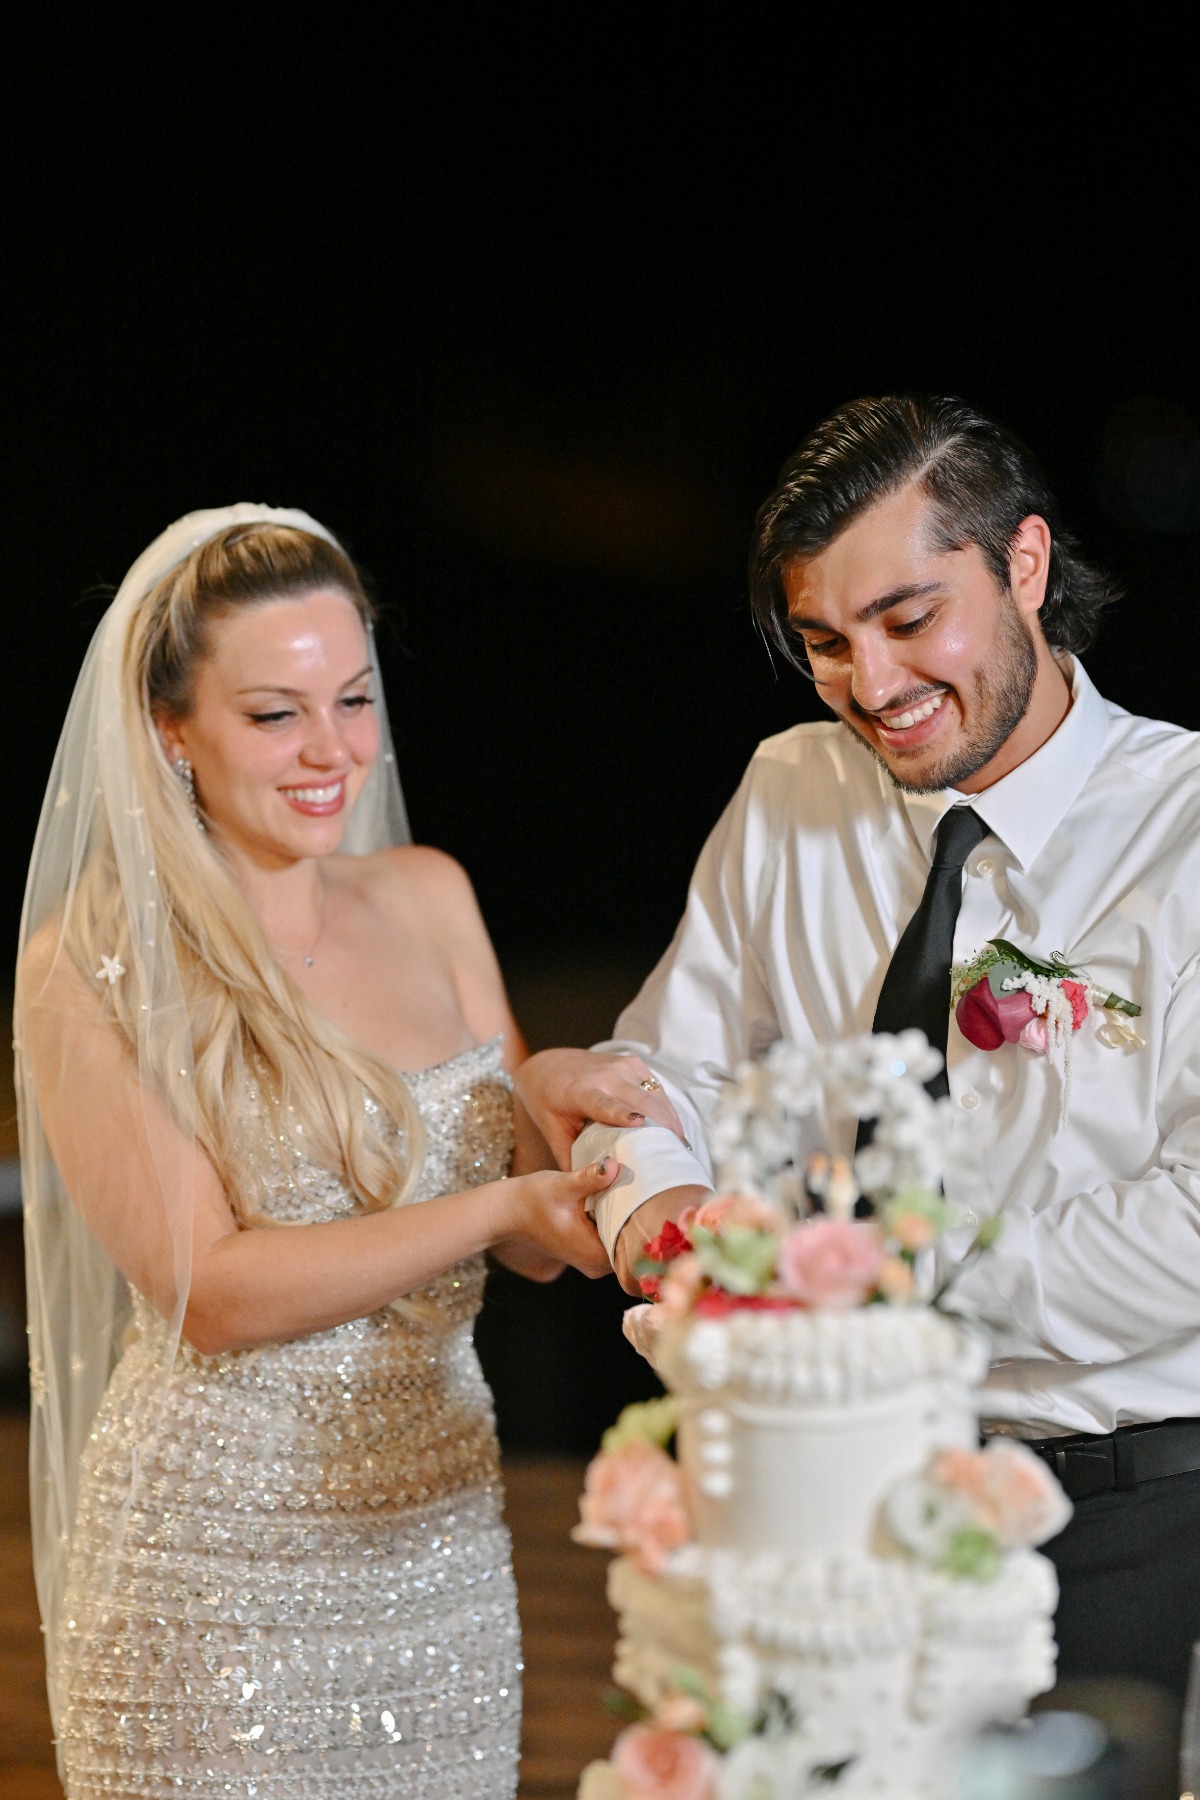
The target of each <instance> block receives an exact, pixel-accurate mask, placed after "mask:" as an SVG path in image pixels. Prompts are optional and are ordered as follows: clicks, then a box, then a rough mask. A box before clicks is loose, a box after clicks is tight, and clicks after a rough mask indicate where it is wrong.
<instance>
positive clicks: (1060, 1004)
mask: <svg viewBox="0 0 1200 1800" xmlns="http://www.w3.org/2000/svg"><path fill="white" fill-rule="evenodd" d="M951 1003H952V1004H953V1006H954V1017H955V1019H956V1020H957V1022H958V1028H959V1030H960V1031H961V1032H962V1034H963V1036H964V1037H965V1038H966V1040H967V1042H968V1043H969V1044H974V1046H975V1048H976V1049H977V1050H999V1049H1000V1047H1001V1045H1003V1044H1020V1045H1021V1046H1022V1047H1023V1048H1024V1049H1026V1050H1032V1051H1034V1053H1035V1054H1036V1055H1039V1056H1048V1057H1050V1058H1051V1060H1052V1061H1056V1062H1059V1063H1062V1062H1063V1061H1064V1060H1065V1058H1066V1056H1067V1054H1068V1051H1069V1047H1070V1042H1071V1038H1072V1037H1073V1035H1074V1034H1075V1032H1077V1031H1080V1030H1082V1029H1083V1026H1084V1025H1085V1024H1086V1023H1087V1021H1088V1019H1089V1018H1092V1017H1093V1016H1095V1017H1096V1018H1097V1019H1098V1020H1099V1031H1098V1033H1097V1035H1098V1036H1099V1039H1100V1042H1101V1043H1102V1044H1105V1045H1107V1046H1108V1047H1109V1048H1110V1049H1114V1050H1122V1049H1124V1050H1140V1049H1144V1048H1145V1039H1144V1038H1143V1037H1141V1036H1140V1035H1139V1033H1138V1031H1137V1029H1136V1027H1135V1026H1134V1023H1133V1021H1134V1020H1135V1019H1136V1018H1138V1017H1139V1016H1140V1014H1141V1010H1142V1009H1141V1007H1140V1006H1138V1005H1137V1004H1136V1003H1135V1002H1134V1001H1133V1000H1126V999H1125V998H1124V997H1123V996H1122V995H1120V994H1114V993H1111V992H1110V991H1109V990H1108V989H1107V988H1105V987H1104V986H1102V985H1100V984H1098V983H1097V982H1094V981H1093V980H1092V979H1091V977H1090V976H1089V975H1088V974H1087V971H1086V970H1084V969H1074V968H1072V967H1071V966H1070V964H1069V963H1067V962H1066V961H1065V959H1064V958H1063V957H1061V956H1059V955H1057V954H1056V955H1055V956H1054V957H1053V958H1052V959H1051V961H1050V962H1048V963H1046V962H1038V961H1037V960H1036V958H1034V957H1032V956H1027V955H1026V954H1025V952H1024V951H1023V950H1018V949H1017V947H1016V946H1015V944H1010V943H1008V942H1007V941H1006V939H1004V938H993V939H992V940H991V941H990V943H988V945H987V946H986V948H985V949H983V950H981V951H980V953H979V955H978V956H976V957H973V958H972V959H971V961H970V962H968V963H957V964H956V965H955V967H954V968H953V970H952V971H951Z"/></svg>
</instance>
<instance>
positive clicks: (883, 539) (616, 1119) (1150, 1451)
mask: <svg viewBox="0 0 1200 1800" xmlns="http://www.w3.org/2000/svg"><path fill="white" fill-rule="evenodd" d="M751 592H752V599H753V604H754V609H755V613H756V616H757V619H758V622H759V625H760V627H761V628H762V629H763V630H764V631H765V632H766V634H767V635H768V637H769V638H770V639H772V640H773V641H774V643H775V644H776V645H777V646H778V647H779V648H780V649H782V650H783V652H784V653H785V654H786V655H787V656H788V657H789V658H791V660H793V661H794V662H796V663H797V664H798V665H799V666H800V668H801V669H803V670H804V672H805V673H806V674H808V675H809V676H810V677H811V679H812V680H813V681H814V682H815V683H816V685H817V690H818V692H819V694H820V695H821V698H822V699H823V701H824V702H825V704H826V705H827V706H828V707H829V709H830V711H831V712H832V714H833V715H834V716H833V719H832V720H831V721H829V722H827V723H824V724H816V725H801V726H798V727H796V728H795V729H793V730H791V731H787V732H784V733H783V734H782V735H781V736H779V737H776V738H772V739H770V740H768V741H767V742H766V743H764V744H763V745H761V746H760V748H759V750H758V752H757V753H756V755H755V757H754V758H753V760H752V762H751V764H750V767H749V769H748V770H747V773H746V776H745V778H744V780H743V781H742V784H741V786H740V788H739V789H738V792H737V793H736V795H735V796H734V798H733V800H732V801H731V802H730V805H729V806H728V808H727V809H726V811H725V814H724V816H723V817H722V818H721V819H720V821H719V822H718V824H717V826H716V829H715V830H714V832H713V834H712V836H711V838H710V839H709V841H708V844H707V845H706V847H705V849H704V851H703V853H702V855H701V858H700V861H699V864H698V865H697V868H696V872H695V876H694V878H693V881H692V885H691V889H690V892H689V895H688V902H687V908H686V911H685V913H684V917H683V920H682V922H681V924H680V926H679V929H678V931H677V933H676V936H675V939H674V942H673V943H672V944H671V946H670V948H669V949H668V951H667V953H666V955H665V956H664V957H663V959H662V961H661V962H660V963H659V965H658V967H657V968H656V969H655V971H654V973H653V974H652V975H651V976H650V978H649V980H648V981H647V982H646V985H645V986H644V988H643V989H642V992H641V993H640V994H639V995H638V997H637V999H636V1000H635V1001H634V1002H633V1003H632V1005H631V1006H629V1007H628V1008H627V1009H626V1011H625V1012H624V1014H623V1015H622V1017H621V1019H620V1020H619V1021H618V1024H617V1036H616V1038H615V1039H614V1040H613V1042H612V1043H610V1044H607V1045H601V1046H599V1047H598V1048H597V1049H596V1050H595V1051H577V1050H576V1051H572V1050H558V1051H548V1052H545V1053H543V1054H542V1055H541V1056H539V1057H534V1058H533V1059H532V1061H531V1062H530V1063H527V1064H526V1065H525V1069H524V1070H523V1071H522V1076H523V1081H522V1087H523V1091H524V1096H525V1099H526V1103H527V1105H528V1106H529V1108H530V1110H531V1111H532V1112H533V1114H534V1116H535V1118H536V1119H537V1120H538V1122H539V1124H540V1125H541V1127H542V1130H543V1131H544V1133H545V1134H546V1136H547V1138H548V1140H549V1141H550V1143H551V1145H552V1147H553V1148H555V1150H556V1152H557V1153H558V1154H559V1155H560V1156H561V1157H564V1158H565V1157H566V1156H568V1155H569V1154H570V1153H571V1152H570V1146H571V1143H572V1140H573V1139H574V1138H575V1137H576V1136H577V1135H578V1134H579V1133H580V1131H581V1128H583V1127H584V1126H585V1123H586V1122H587V1121H589V1120H590V1121H596V1123H593V1124H590V1125H588V1126H587V1129H586V1131H584V1133H583V1136H582V1137H581V1138H580V1141H579V1144H578V1146H577V1154H583V1155H586V1157H587V1159H588V1160H591V1159H594V1158H595V1157H596V1156H597V1155H598V1154H602V1153H604V1152H605V1151H610V1150H611V1151H613V1152H615V1154H616V1155H617V1157H618V1158H619V1160H620V1162H621V1164H622V1165H623V1168H622V1175H621V1177H620V1178H619V1179H618V1182H617V1183H615V1184H614V1186H613V1187H612V1188H611V1189H609V1190H608V1192H607V1193H606V1194H605V1195H604V1196H603V1197H602V1199H601V1202H600V1207H599V1211H598V1216H597V1224H598V1225H599V1228H600V1231H601V1234H602V1236H603V1238H604V1241H605V1244H606V1246H607V1248H608V1250H609V1253H610V1255H611V1256H612V1257H613V1261H614V1265H615V1267H616V1269H617V1271H618V1274H619V1275H620V1276H621V1279H622V1281H623V1282H624V1284H625V1285H626V1286H627V1287H632V1286H633V1285H634V1284H633V1282H632V1278H631V1271H632V1268H633V1265H634V1264H635V1262H636V1260H637V1257H638V1255H639V1254H640V1251H641V1249H642V1246H643V1245H644V1244H645V1243H646V1242H647V1241H648V1240H649V1238H651V1237H652V1236H653V1235H654V1234H655V1233H656V1232H657V1231H659V1230H660V1228H661V1226H662V1225H663V1223H664V1222H665V1220H667V1219H669V1218H673V1217H675V1216H676V1215H677V1214H678V1212H679V1211H680V1210H681V1209H682V1208H683V1207H684V1206H686V1205H688V1204H690V1203H692V1202H694V1201H696V1200H697V1199H699V1198H701V1197H702V1196H703V1195H705V1194H706V1193H708V1192H709V1191H711V1182H712V1170H711V1165H710V1163H709V1159H708V1155H707V1150H706V1147H705V1124H706V1121H707V1120H708V1119H709V1118H710V1116H711V1112H712V1108H713V1105H714V1102H715V1100H716V1097H717V1095H718V1093H719V1091H720V1089H721V1086H722V1084H723V1083H724V1082H725V1081H727V1080H728V1079H729V1077H730V1075H731V1074H732V1072H733V1070H734V1068H735V1067H736V1065H737V1064H738V1063H739V1062H740V1061H742V1060H744V1059H745V1058H747V1057H757V1056H760V1055H761V1054H762V1052H763V1051H764V1050H765V1049H766V1048H767V1046H768V1045H769V1044H770V1043H772V1042H773V1041H774V1040H775V1039H777V1038H780V1037H787V1038H791V1039H794V1040H795V1041H796V1042H798V1043H801V1044H806V1043H807V1044H822V1043H826V1042H829V1041H830V1040H832V1039H835V1038H839V1037H842V1036H845V1035H847V1034H851V1033H858V1032H864V1031H868V1030H870V1029H871V1028H872V1025H874V1026H875V1027H876V1028H877V1029H881V1030H882V1029H887V1030H899V1029H901V1028H903V1027H904V1026H905V1025H912V1024H919V1025H921V1026H923V1027H924V1028H925V1029H926V1030H927V1031H928V1033H929V1035H930V1036H931V1038H932V1039H934V1041H938V1040H939V1039H940V1044H941V1046H942V1047H943V1048H944V1049H945V1051H946V1058H947V1077H948V1087H949V1093H950V1096H951V1098H952V1101H953V1103H954V1106H955V1107H956V1108H957V1109H961V1115H962V1117H963V1119H964V1121H966V1120H969V1122H970V1127H971V1136H972V1138H973V1141H974V1143H975V1144H976V1145H977V1146H978V1152H979V1156H980V1160H981V1163H982V1169H983V1182H984V1186H985V1189H986V1190H987V1191H986V1192H985V1194H984V1195H983V1197H982V1203H981V1200H980V1196H979V1195H978V1193H977V1192H974V1193H973V1194H972V1195H970V1196H967V1195H966V1194H965V1193H963V1194H962V1195H960V1200H961V1201H962V1202H963V1203H964V1207H965V1209H966V1210H967V1212H968V1216H969V1213H970V1208H972V1207H974V1208H977V1209H978V1211H979V1212H984V1211H990V1210H998V1211H1001V1212H1003V1214H1004V1230H1003V1233H1002V1234H1001V1237H1000V1240H999V1243H998V1245H997V1246H996V1248H995V1249H994V1250H992V1251H991V1252H990V1254H989V1255H988V1256H986V1257H984V1258H982V1259H981V1260H980V1261H979V1262H978V1263H977V1264H976V1265H975V1266H974V1267H973V1268H972V1269H971V1270H970V1271H969V1272H968V1273H966V1274H965V1275H964V1277H963V1278H962V1280H961V1282H960V1284H959V1286H958V1288H957V1290H956V1291H957V1295H958V1304H959V1305H960V1306H961V1307H962V1308H963V1309H964V1310H969V1311H971V1312H972V1313H973V1314H974V1315H975V1316H976V1317H977V1318H978V1319H979V1320H980V1321H981V1322H982V1323H983V1325H984V1326H985V1327H986V1328H987V1330H988V1333H989V1335H990V1338H991V1343H992V1347H993V1356H994V1362H993V1366H992V1371H991V1374H990V1377H989V1379H988V1382H987V1384H986V1387H985V1391H984V1394H983V1412H984V1426H985V1430H987V1431H989V1432H997V1431H999V1432H1008V1433H1012V1434H1015V1435H1017V1436H1020V1437H1022V1438H1024V1439H1026V1440H1027V1441H1029V1442H1031V1443H1032V1444H1033V1445H1034V1447H1035V1448H1037V1449H1038V1450H1039V1452H1040V1453H1041V1454H1042V1455H1043V1456H1044V1457H1045V1458H1046V1460H1047V1461H1049V1462H1050V1463H1051V1466H1052V1467H1054V1468H1055V1470H1056V1472H1057V1473H1058V1474H1059V1476H1060V1479H1062V1481H1063V1484H1064V1486H1065V1487H1066V1489H1067V1491H1068V1493H1069V1494H1070V1495H1071V1497H1072V1498H1073V1500H1074V1502H1075V1517H1074V1519H1073V1521H1072V1523H1071V1524H1070V1525H1069V1526H1068V1528H1067V1530H1066V1531H1065V1532H1064V1533H1063V1535H1062V1536H1061V1537H1060V1538H1059V1539H1057V1540H1056V1541H1055V1542H1054V1543H1053V1544H1052V1545H1050V1546H1049V1554H1050V1555H1051V1556H1052V1557H1053V1558H1054V1560H1055V1562H1056V1564H1057V1566H1058V1570H1059V1576H1060V1581H1061V1586H1062V1599H1061V1602H1060V1607H1059V1612H1058V1616H1057V1620H1056V1632H1057V1636H1058V1641H1059V1671H1060V1675H1062V1676H1069V1675H1132V1676H1140V1677H1143V1678H1145V1679H1148V1680H1152V1681H1155V1682H1159V1683H1161V1684H1163V1685H1165V1686H1167V1687H1169V1688H1172V1689H1173V1690H1175V1691H1176V1692H1177V1693H1182V1691H1183V1688H1184V1685H1185V1682H1186V1677H1187V1669H1188V1661H1189V1655H1190V1649H1191V1645H1192V1643H1193V1641H1194V1640H1195V1639H1196V1638H1197V1637H1200V739H1198V738H1197V737H1196V736H1195V735H1194V734H1192V733H1190V732H1185V731H1182V730H1180V729H1178V728H1177V727H1175V726H1171V725H1164V724H1159V723H1155V722H1153V721H1150V720H1146V719H1139V718H1133V717H1131V716H1130V715H1128V714H1127V713H1125V712H1123V711H1122V710H1121V708H1119V707H1118V706H1115V705H1113V704H1111V703H1109V702H1108V701H1105V700H1104V699H1102V698H1101V696H1100V695H1099V694H1098V693H1097V692H1096V690H1095V688H1094V687H1093V686H1092V684H1091V682H1090V681H1089V680H1088V677H1087V675H1086V674H1085V672H1084V669H1083V667H1082V665H1081V663H1080V662H1079V661H1078V660H1077V658H1078V653H1079V652H1081V651H1083V650H1085V649H1086V648H1087V647H1088V645H1089V644H1090V643H1091V641H1092V639H1093V636H1094V634H1095V630H1096V626H1097V623H1098V620H1099V616H1100V613H1101V611H1102V609H1103V608H1104V607H1105V606H1106V605H1107V604H1108V603H1109V602H1110V600H1111V599H1112V598H1113V595H1112V591H1111V589H1110V587H1109V586H1108V584H1107V583H1106V581H1105V579H1104V578H1103V576H1101V575H1100V574H1099V573H1098V572H1096V571H1095V570H1094V569H1092V568H1091V567H1089V565H1088V564H1087V563H1085V562H1084V561H1083V560H1082V559H1081V558H1080V556H1079V555H1078V553H1077V551H1076V548H1075V545H1074V543H1073V541H1072V539H1071V538H1070V537H1069V536H1068V535H1067V533H1066V532H1064V531H1063V529H1062V528H1061V525H1060V522H1059V516H1058V509H1057V506H1056V504H1055V501H1054V498H1053V496H1052V495H1051V493H1050V492H1049V490H1048V488H1047V486H1046V483H1045V480H1044V478H1043V476H1042V474H1041V472H1040V470H1039V468H1038V466H1037V464H1036V462H1035V461H1034V459H1033V458H1032V456H1031V455H1030V453H1029V452H1028V451H1027V450H1026V449H1025V447H1024V446H1023V445H1022V444H1020V443H1019V442H1018V441H1017V440H1016V439H1015V438H1013V437H1012V436H1011V435H1010V434H1009V433H1008V432H1006V431H1005V430H1003V429H1002V428H1001V427H999V426H998V425H996V424H994V423H993V422H992V421H990V420H988V419H986V418H984V417H982V416H981V415H980V414H978V413H976V412H974V411H973V410H972V409H971V408H970V407H968V406H965V405H964V404H962V403H961V402H959V401H956V400H946V399H933V400H913V399H909V398H903V397H888V398H884V399H875V400H860V401H856V402H854V403H852V404H850V405H848V406H844V407H842V408H841V409H839V411H838V412H836V413H835V414H834V415H833V416H832V417H831V418H829V419H827V420H825V422H824V423H823V424H821V425H819V426H818V427H817V428H816V430H815V431H813V432H812V433H811V434H810V436H809V437H808V438H806V440H805V441H804V443H803V444H802V445H801V447H800V449H799V450H798V451H797V453H796V455H795V456H794V457H793V458H792V460H791V461H790V462H789V463H788V464H787V466H786V467H785V469H784V471H783V474H782V476H781V479H780V482H779V485H778V486H777V487H776V489H775V491H774V492H773V493H772V494H771V495H770V496H769V498H768V499H767V501H766V502H765V504H764V506H763V508H762V510H761V512H760V514H759V517H758V521H757V526H756V533H755V539H754V544H753V550H752V555H751ZM997 937H1000V938H1006V939H1008V940H1010V941H1011V942H1013V943H1015V944H1016V945H1017V946H1018V947H1019V948H1020V949H1022V950H1023V951H1025V952H1026V953H1027V954H1029V955H1030V956H1033V957H1036V958H1037V959H1038V960H1040V961H1049V960H1050V959H1051V957H1052V955H1053V954H1054V953H1055V952H1061V954H1062V955H1063V956H1064V957H1065V958H1066V961H1067V962H1068V963H1069V964H1071V965H1074V966H1075V967H1080V966H1082V967H1085V968H1086V969H1087V971H1088V973H1089V975H1090V976H1091V977H1092V978H1093V979H1094V980H1095V981H1096V982H1097V983H1099V984H1101V985H1103V986H1104V987H1106V988H1109V989H1112V990H1114V991H1115V992H1117V993H1119V994H1122V995H1125V996H1127V997H1129V998H1130V999H1132V1000H1134V1001H1135V1002H1137V1003H1138V1004H1139V1005H1140V1007H1141V1009H1142V1011H1141V1016H1140V1018H1139V1019H1138V1020H1137V1033H1139V1034H1140V1039H1139V1038H1138V1037H1137V1036H1135V1035H1134V1034H1132V1033H1131V1034H1129V1035H1128V1036H1127V1037H1126V1038H1122V1037H1121V1036H1120V1035H1119V1034H1118V1033H1116V1032H1115V1031H1112V1030H1111V1029H1109V1030H1106V1031H1104V1032H1103V1033H1102V1032H1101V1031H1100V1030H1098V1029H1097V1028H1096V1021H1095V1020H1094V1019H1089V1020H1088V1021H1087V1023H1086V1024H1085V1025H1084V1027H1083V1029H1082V1030H1080V1031H1079V1032H1077V1033H1076V1034H1075V1035H1074V1037H1073V1039H1072V1041H1071V1046H1070V1052H1071V1053H1070V1080H1069V1086H1067V1085H1066V1084H1065V1081H1064V1075H1063V1073H1062V1071H1061V1070H1060V1068H1059V1067H1058V1066H1056V1065H1055V1064H1054V1063H1052V1062H1051V1061H1050V1060H1049V1059H1048V1058H1046V1057H1045V1056H1039V1055H1037V1054H1035V1053H1034V1051H1032V1050H1030V1049H1027V1048H1025V1047H1024V1046H1023V1045H1022V1044H1017V1043H1011V1044H1010V1043H1005V1044H1002V1045H1001V1046H1000V1047H999V1048H998V1049H997V1050H995V1051H991V1052H989V1051H984V1050H982V1049H979V1048H976V1047H974V1046H973V1045H972V1044H971V1043H968V1042H967V1040H966V1039H965V1038H964V1037H963V1036H962V1034H961V1033H960V1032H959V1030H958V1027H957V1025H956V1024H954V1023H953V1022H952V1020H951V1019H950V1014H949V967H950V963H951V961H952V960H954V961H965V960H967V959H969V958H970V957H971V956H973V955H974V954H975V953H976V952H977V951H979V950H981V949H982V948H983V947H984V946H985V944H986V943H987V942H988V940H989V939H992V938H997ZM1131 1039H1132V1041H1131ZM1140 1040H1144V1042H1141V1041H1140ZM643 1120H644V1122H643ZM833 1147H835V1148H842V1149H845V1150H850V1149H851V1148H852V1146H851V1145H849V1144H846V1145H840V1146H833ZM948 1191H949V1194H950V1197H951V1198H952V1199H953V1198H954V1197H955V1188H954V1184H953V1181H952V1180H951V1181H950V1182H948ZM969 1235H970V1233H969V1231H968V1232H967V1233H966V1234H965V1236H967V1237H969Z"/></svg>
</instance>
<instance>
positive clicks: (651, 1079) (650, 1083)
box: [638, 1075, 662, 1094]
mask: <svg viewBox="0 0 1200 1800" xmlns="http://www.w3.org/2000/svg"><path fill="white" fill-rule="evenodd" d="M638 1086H639V1087H643V1088H645V1090H646V1092H647V1093H648V1094H656V1093H657V1092H658V1090H659V1088H660V1087H661V1086H662V1082H661V1081H660V1080H659V1079H658V1077H657V1075H647V1077H646V1079H645V1081H639V1082H638Z"/></svg>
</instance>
